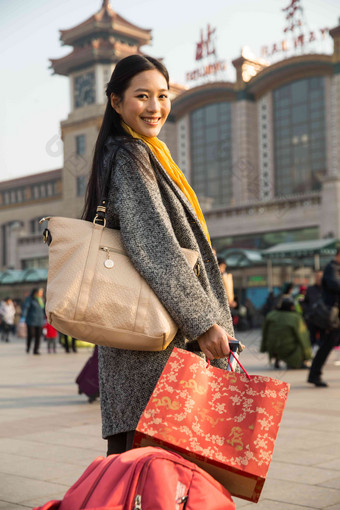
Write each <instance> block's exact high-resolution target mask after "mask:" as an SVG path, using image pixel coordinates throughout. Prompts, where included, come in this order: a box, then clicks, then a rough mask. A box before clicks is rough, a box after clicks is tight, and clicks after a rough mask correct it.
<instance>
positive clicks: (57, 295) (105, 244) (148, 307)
mask: <svg viewBox="0 0 340 510" xmlns="http://www.w3.org/2000/svg"><path fill="white" fill-rule="evenodd" d="M102 213H103V214H104V215H103V214H102ZM45 220H48V222H49V223H48V229H46V230H45V232H44V238H45V242H47V243H48V244H49V270H48V282H47V292H46V297H47V302H46V314H47V320H48V322H49V323H50V324H51V325H52V326H53V327H54V328H56V329H57V330H58V331H60V332H61V333H65V334H67V335H70V336H72V337H75V338H78V339H79V340H85V341H88V342H92V343H94V344H97V345H106V346H108V347H116V348H118V349H129V350H139V351H161V350H164V349H166V347H167V346H168V345H169V344H170V342H171V341H172V340H173V338H174V336H175V335H176V332H177V329H178V327H177V325H176V324H175V322H174V321H173V320H172V318H171V317H170V315H169V313H168V312H167V311H166V309H165V308H164V306H163V305H162V304H161V302H160V301H159V299H158V298H157V296H156V294H155V293H154V292H153V290H152V289H151V288H150V287H149V285H148V284H147V282H146V281H145V280H144V279H143V278H142V277H141V275H140V274H139V273H138V272H137V271H136V269H135V268H134V266H133V264H132V263H131V261H130V259H129V258H128V256H127V255H126V253H125V251H124V248H123V246H122V242H121V238H120V232H119V230H114V229H109V228H105V207H101V206H99V207H98V208H97V215H96V218H95V220H94V222H93V223H91V222H89V221H84V220H78V219H72V218H61V217H54V218H43V219H42V220H41V222H42V221H45ZM182 250H183V252H184V254H185V256H186V258H187V261H188V264H189V265H190V266H191V267H192V268H193V267H194V266H195V264H196V261H197V258H198V253H197V252H195V251H192V250H187V249H182Z"/></svg>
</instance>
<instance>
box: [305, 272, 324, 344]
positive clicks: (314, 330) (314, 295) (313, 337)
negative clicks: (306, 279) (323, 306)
mask: <svg viewBox="0 0 340 510" xmlns="http://www.w3.org/2000/svg"><path fill="white" fill-rule="evenodd" d="M322 276H323V272H322V271H316V272H315V274H314V284H313V285H310V286H309V287H307V291H306V295H305V299H304V302H303V316H304V319H305V321H306V323H307V327H308V330H309V336H310V341H311V344H312V347H313V349H315V348H316V347H317V346H318V345H319V343H320V338H321V331H320V328H318V327H316V326H315V325H314V324H313V322H312V321H311V314H312V313H313V306H314V305H315V303H317V302H318V301H319V300H320V299H322Z"/></svg>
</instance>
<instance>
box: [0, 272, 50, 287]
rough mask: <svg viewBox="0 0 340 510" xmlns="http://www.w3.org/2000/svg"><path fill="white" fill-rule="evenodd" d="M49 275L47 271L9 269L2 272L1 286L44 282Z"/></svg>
mask: <svg viewBox="0 0 340 510" xmlns="http://www.w3.org/2000/svg"><path fill="white" fill-rule="evenodd" d="M47 273H48V271H47V269H24V270H19V269H8V270H7V271H3V272H0V285H11V284H13V285H14V284H16V283H27V282H29V283H34V282H44V281H46V280H47Z"/></svg>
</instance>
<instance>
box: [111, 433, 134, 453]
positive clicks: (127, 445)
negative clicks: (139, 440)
mask: <svg viewBox="0 0 340 510" xmlns="http://www.w3.org/2000/svg"><path fill="white" fill-rule="evenodd" d="M134 433H135V431H134V430H129V431H128V432H121V433H120V434H114V435H113V436H109V437H108V438H107V455H112V454H114V453H123V452H126V451H128V450H131V449H132V443H133V436H134Z"/></svg>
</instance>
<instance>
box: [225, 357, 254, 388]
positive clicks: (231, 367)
mask: <svg viewBox="0 0 340 510" xmlns="http://www.w3.org/2000/svg"><path fill="white" fill-rule="evenodd" d="M230 355H232V356H233V358H234V359H235V360H236V361H237V363H238V364H239V366H240V368H241V369H242V370H243V372H244V373H245V374H246V376H247V377H248V379H249V381H250V375H249V374H248V372H247V370H246V369H245V368H244V366H243V365H242V363H241V362H240V360H239V359H238V358H237V357H236V356H235V354H234V353H233V351H230V353H229V356H228V365H229V366H230V370H231V371H232V372H234V369H233V366H232V364H231V363H230Z"/></svg>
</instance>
